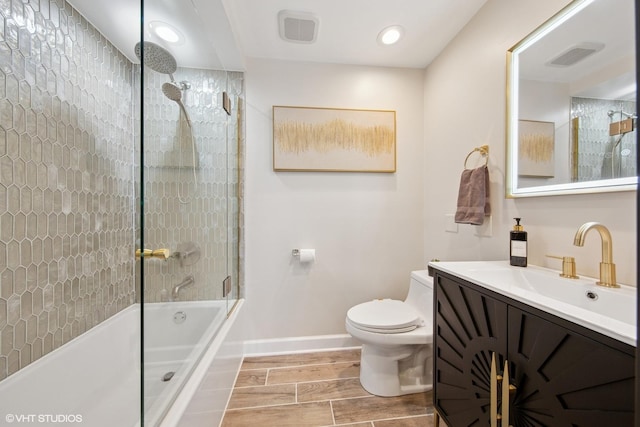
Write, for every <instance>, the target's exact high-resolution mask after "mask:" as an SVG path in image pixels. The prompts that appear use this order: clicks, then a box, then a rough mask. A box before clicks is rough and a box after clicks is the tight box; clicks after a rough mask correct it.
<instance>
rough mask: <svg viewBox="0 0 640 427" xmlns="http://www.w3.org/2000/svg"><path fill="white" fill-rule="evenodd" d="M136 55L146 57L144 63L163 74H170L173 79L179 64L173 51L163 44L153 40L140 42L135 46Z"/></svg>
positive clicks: (139, 57)
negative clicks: (172, 53)
mask: <svg viewBox="0 0 640 427" xmlns="http://www.w3.org/2000/svg"><path fill="white" fill-rule="evenodd" d="M135 51H136V56H137V57H138V59H140V60H142V59H141V56H142V57H144V65H146V66H147V67H149V68H151V69H152V70H153V71H156V72H158V73H161V74H168V75H169V77H170V78H171V81H172V82H173V81H175V80H174V79H173V73H175V72H176V70H177V68H178V64H177V63H176V59H175V58H174V57H173V55H171V53H170V52H169V51H168V50H166V49H165V48H163V47H162V46H160V45H158V44H155V43H153V42H147V41H145V42H138V43H136V47H135Z"/></svg>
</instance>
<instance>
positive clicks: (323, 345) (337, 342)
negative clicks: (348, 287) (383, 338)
mask: <svg viewBox="0 0 640 427" xmlns="http://www.w3.org/2000/svg"><path fill="white" fill-rule="evenodd" d="M360 346H361V343H360V342H359V341H357V340H356V339H355V338H353V337H352V336H351V335H349V334H340V335H317V336H310V337H293V338H272V339H267V340H249V341H245V342H244V355H245V356H268V355H276V354H290V353H308V352H312V351H330V350H346V349H349V348H358V347H360Z"/></svg>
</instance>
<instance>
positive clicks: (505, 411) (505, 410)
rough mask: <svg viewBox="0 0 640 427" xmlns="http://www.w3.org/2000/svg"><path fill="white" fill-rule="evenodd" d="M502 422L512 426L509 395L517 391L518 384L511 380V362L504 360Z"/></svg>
mask: <svg viewBox="0 0 640 427" xmlns="http://www.w3.org/2000/svg"><path fill="white" fill-rule="evenodd" d="M502 376H503V380H502V424H503V425H504V426H505V427H507V426H509V427H511V425H510V424H509V409H510V407H509V406H510V404H511V403H510V400H509V395H510V394H513V393H515V391H516V386H514V385H513V384H510V381H509V362H508V361H506V360H505V361H504V372H503V373H502Z"/></svg>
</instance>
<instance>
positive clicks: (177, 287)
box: [171, 275, 195, 301]
mask: <svg viewBox="0 0 640 427" xmlns="http://www.w3.org/2000/svg"><path fill="white" fill-rule="evenodd" d="M194 283H195V280H194V279H193V276H191V275H189V276H187V277H185V278H184V280H182V282H180V283H178V284H177V285H175V286H174V287H173V291H171V300H172V301H175V300H177V299H178V294H179V293H180V289H182V288H185V287H187V286H190V285H193V284H194Z"/></svg>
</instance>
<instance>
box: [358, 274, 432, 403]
mask: <svg viewBox="0 0 640 427" xmlns="http://www.w3.org/2000/svg"><path fill="white" fill-rule="evenodd" d="M345 326H346V328H347V332H349V334H351V336H353V337H354V338H356V339H357V340H359V341H360V342H362V354H361V358H360V383H361V384H362V387H363V388H364V389H365V390H367V391H368V392H369V393H371V394H374V395H377V396H400V395H403V394H411V393H419V392H423V391H427V390H431V388H432V385H433V374H432V358H433V354H432V352H433V350H432V343H433V280H432V278H431V277H429V275H428V274H427V270H421V271H413V272H411V281H410V282H409V293H408V294H407V297H406V299H405V300H404V301H398V300H393V299H380V300H374V301H369V302H365V303H362V304H358V305H356V306H354V307H351V308H350V309H349V311H348V312H347V318H346V320H345Z"/></svg>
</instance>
